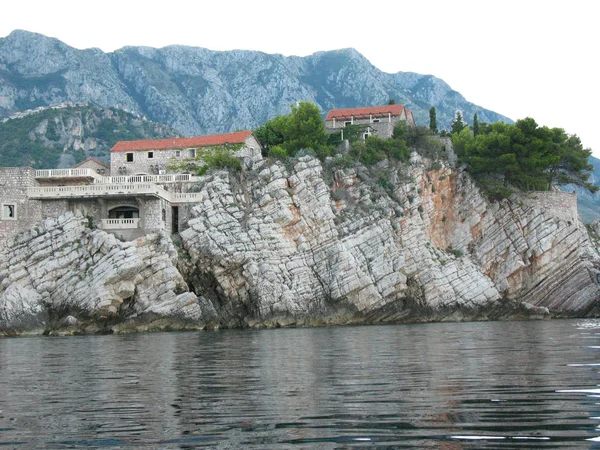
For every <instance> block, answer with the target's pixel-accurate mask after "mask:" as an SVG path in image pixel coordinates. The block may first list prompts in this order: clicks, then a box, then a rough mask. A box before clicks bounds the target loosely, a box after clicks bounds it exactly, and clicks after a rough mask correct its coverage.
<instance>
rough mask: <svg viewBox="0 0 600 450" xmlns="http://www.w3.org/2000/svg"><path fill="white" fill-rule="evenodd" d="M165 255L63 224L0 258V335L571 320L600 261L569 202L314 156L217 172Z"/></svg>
mask: <svg viewBox="0 0 600 450" xmlns="http://www.w3.org/2000/svg"><path fill="white" fill-rule="evenodd" d="M196 190H198V191H200V192H202V194H203V202H202V203H201V204H199V205H198V206H196V207H195V208H194V210H193V217H192V218H191V219H190V220H189V223H188V227H187V229H185V231H183V232H182V233H181V236H180V239H179V238H178V239H177V243H178V244H177V245H178V246H179V250H178V251H175V248H176V247H174V245H173V243H172V242H171V239H170V238H169V237H168V236H166V235H151V236H147V237H146V238H143V239H139V240H137V241H132V242H120V241H117V240H116V239H115V238H114V237H112V236H111V235H108V234H106V233H104V232H103V231H100V230H92V229H89V228H87V227H86V220H85V219H84V218H82V217H79V216H73V215H70V214H69V215H66V216H63V217H61V218H59V219H57V220H47V221H45V222H44V223H43V224H41V225H40V226H39V227H38V228H36V229H33V230H29V231H27V232H24V233H21V234H19V235H17V236H15V237H14V238H13V239H12V240H11V241H10V242H9V244H8V246H7V248H6V249H3V250H2V253H0V331H1V332H3V333H24V332H50V333H73V332H100V331H102V332H109V331H117V332H121V331H130V330H140V329H141V330H146V329H165V328H172V329H178V328H204V327H209V328H212V327H262V326H302V325H325V324H351V323H398V322H407V321H428V320H488V319H502V318H521V317H583V316H597V315H599V314H600V308H599V307H598V301H597V300H598V298H600V285H599V280H600V255H599V253H598V250H597V247H596V244H594V243H593V242H592V240H591V239H590V237H589V235H588V232H587V230H586V228H585V227H584V226H583V225H582V224H581V223H580V221H579V220H578V217H577V213H576V206H575V205H576V203H575V196H574V195H573V194H567V193H560V192H556V193H554V192H550V193H534V194H528V195H525V194H523V195H520V196H515V198H513V199H511V200H510V201H509V200H502V201H500V202H491V201H489V200H488V199H486V198H485V197H484V196H483V195H482V194H481V192H480V190H479V188H478V186H477V185H476V184H475V182H474V181H473V180H472V179H471V178H470V176H469V175H468V174H466V173H465V172H464V171H462V170H460V169H455V168H452V167H449V166H447V165H444V164H440V163H433V164H432V163H431V162H430V161H428V160H426V159H422V158H421V157H420V156H419V155H418V154H417V153H413V156H412V158H411V161H410V163H409V164H402V165H398V166H395V165H392V164H389V163H388V164H385V163H384V164H380V165H379V166H376V167H373V168H366V167H362V166H352V165H350V166H345V162H344V160H343V159H332V160H330V161H328V162H326V163H324V164H322V163H321V162H320V161H319V160H317V159H315V158H313V157H312V156H308V155H307V156H302V157H299V158H296V159H295V160H293V161H287V162H286V163H282V162H279V161H276V162H272V161H260V162H258V163H257V165H256V166H255V167H254V168H253V169H252V170H250V171H248V172H242V173H241V174H240V173H236V174H230V173H227V172H216V173H213V174H211V175H208V176H206V177H205V178H204V179H203V181H202V182H200V183H199V185H198V186H196Z"/></svg>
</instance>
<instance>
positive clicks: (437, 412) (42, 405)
mask: <svg viewBox="0 0 600 450" xmlns="http://www.w3.org/2000/svg"><path fill="white" fill-rule="evenodd" d="M599 371H600V321H598V320H596V321H594V320H587V321H584V320H581V321H543V322H493V323H449V324H426V325H424V324H418V325H397V326H371V327H339V328H313V329H279V330H260V331H249V330H244V331H218V332H200V333H165V334H145V335H144V334H139V335H129V336H82V337H65V338H48V337H35V338H17V339H0V447H3V446H4V447H6V448H32V447H33V448H58V449H62V448H96V447H103V448H128V447H138V448H140V447H141V448H154V449H159V448H160V449H163V448H165V449H171V448H172V449H175V448H182V449H184V448H185V449H188V448H198V447H216V448H226V449H229V448H325V449H330V448H359V447H365V448H367V447H368V448H436V449H438V448H441V449H466V448H469V449H475V448H476V449H490V448H600V442H599V441H600V438H599V436H600V376H599Z"/></svg>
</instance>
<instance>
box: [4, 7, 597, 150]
mask: <svg viewBox="0 0 600 450" xmlns="http://www.w3.org/2000/svg"><path fill="white" fill-rule="evenodd" d="M598 10H600V3H597V2H596V1H594V0H585V1H584V0H570V1H564V0H562V1H555V0H545V1H538V0H520V1H515V0H503V1H501V2H500V1H467V0H454V1H451V0H444V1H442V0H428V1H421V0H413V1H405V0H391V1H389V0H379V1H362V2H361V1H354V0H346V1H343V2H340V1H328V0H320V1H314V0H303V1H294V2H285V1H267V0H255V1H252V0H228V1H205V0H196V1H190V0H187V1H182V0H170V1H168V2H164V1H163V2H157V1H153V0H146V1H138V0H120V1H115V0H103V1H101V2H84V1H81V0H78V1H72V0H53V1H51V2H50V1H48V0H44V1H39V0H19V1H13V2H10V3H7V4H3V5H2V7H1V8H0V37H4V36H6V35H8V34H9V33H10V32H11V31H12V30H14V29H23V30H28V31H33V32H37V33H41V34H44V35H46V36H50V37H56V38H58V39H60V40H61V41H63V42H65V43H66V44H68V45H70V46H72V47H75V48H79V49H84V48H90V47H98V48H100V49H102V50H103V51H105V52H109V51H114V50H116V49H118V48H121V47H124V46H127V45H136V46H137V45H145V46H149V47H164V46H166V45H172V44H179V45H189V46H194V47H205V48H208V49H211V50H233V49H244V50H259V51H263V52H266V53H281V54H283V55H286V56H290V55H296V56H306V55H309V54H312V53H314V52H317V51H324V50H334V49H340V48H348V47H353V48H355V49H356V50H358V51H359V52H360V53H362V54H363V55H364V56H365V57H366V58H367V59H368V60H369V61H370V62H371V63H372V64H373V65H374V66H376V67H377V68H379V69H380V70H383V71H385V72H389V73H394V72H417V73H421V74H432V75H434V76H436V77H438V78H441V79H443V80H444V81H445V82H446V83H448V84H449V85H450V86H451V87H452V88H453V89H454V90H456V91H458V92H460V93H461V94H462V95H463V96H464V97H465V98H466V99H467V100H468V101H470V102H472V103H475V104H477V105H479V106H482V107H484V108H487V109H491V110H493V111H496V112H498V113H500V114H503V115H505V116H508V117H510V118H511V119H513V120H517V119H520V118H525V117H533V118H534V119H535V120H536V121H537V123H538V124H540V125H547V126H549V127H560V128H564V129H565V130H566V131H567V132H568V133H569V134H577V135H578V136H579V137H580V138H581V140H582V142H583V145H584V146H585V147H589V148H591V149H592V150H593V152H594V155H595V156H596V157H600V132H599V131H598V126H599V120H598V118H597V117H596V114H595V113H594V111H595V110H597V109H598V106H597V105H599V104H600V87H599V85H598V79H599V78H600V77H599V76H598V75H599V71H598V46H599V44H600V26H598V25H597V18H598V14H597V11H598ZM466 119H469V118H466ZM467 121H469V120H467Z"/></svg>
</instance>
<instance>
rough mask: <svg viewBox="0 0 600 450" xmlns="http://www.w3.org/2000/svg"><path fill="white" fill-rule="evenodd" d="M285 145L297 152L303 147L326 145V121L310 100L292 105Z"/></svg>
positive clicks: (315, 147) (288, 117) (286, 129)
mask: <svg viewBox="0 0 600 450" xmlns="http://www.w3.org/2000/svg"><path fill="white" fill-rule="evenodd" d="M284 137H285V142H284V143H283V147H284V148H286V149H287V150H288V152H290V151H291V152H296V151H298V150H300V149H302V148H307V149H317V148H318V147H320V146H323V145H325V142H326V141H327V135H326V134H325V123H324V122H323V119H322V118H321V113H320V112H319V108H318V107H317V106H316V105H314V104H312V103H310V102H300V103H299V104H298V106H294V105H292V113H291V114H290V115H289V116H287V123H286V127H285V132H284Z"/></svg>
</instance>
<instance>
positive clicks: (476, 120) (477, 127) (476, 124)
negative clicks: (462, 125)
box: [473, 113, 479, 136]
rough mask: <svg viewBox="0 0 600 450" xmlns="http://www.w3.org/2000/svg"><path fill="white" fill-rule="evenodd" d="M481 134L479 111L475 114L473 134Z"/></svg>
mask: <svg viewBox="0 0 600 450" xmlns="http://www.w3.org/2000/svg"><path fill="white" fill-rule="evenodd" d="M478 134H479V120H478V119H477V113H475V114H474V115H473V135H475V136H477V135H478Z"/></svg>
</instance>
